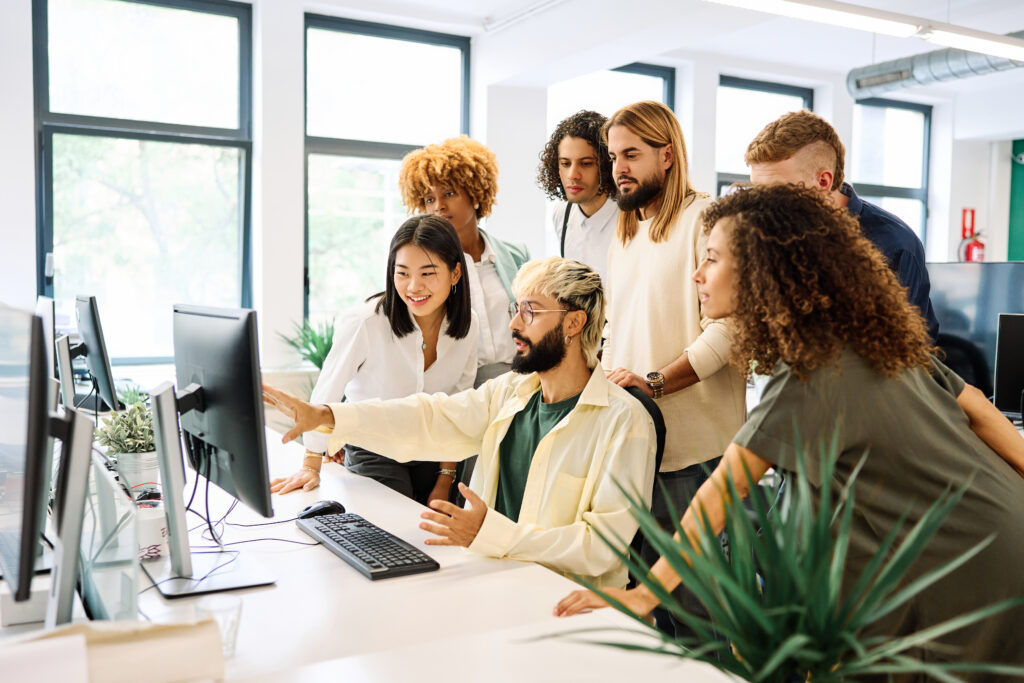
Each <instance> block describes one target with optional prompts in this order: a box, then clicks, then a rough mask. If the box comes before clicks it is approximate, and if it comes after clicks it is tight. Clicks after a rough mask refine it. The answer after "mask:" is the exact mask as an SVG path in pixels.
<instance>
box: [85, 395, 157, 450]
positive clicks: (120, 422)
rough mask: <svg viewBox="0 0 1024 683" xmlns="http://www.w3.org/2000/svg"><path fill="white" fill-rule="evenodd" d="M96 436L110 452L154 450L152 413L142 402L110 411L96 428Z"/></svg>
mask: <svg viewBox="0 0 1024 683" xmlns="http://www.w3.org/2000/svg"><path fill="white" fill-rule="evenodd" d="M96 438H97V439H98V440H99V442H100V444H101V445H103V446H105V447H106V448H107V451H108V452H109V453H111V454H115V453H147V452H149V451H152V450H155V448H156V446H155V445H154V444H153V414H152V413H150V412H149V409H148V408H147V407H146V405H145V404H144V403H136V404H135V405H133V406H131V407H130V408H128V410H126V411H124V412H120V413H111V414H110V416H109V417H105V418H103V426H102V427H100V428H99V429H97V430H96Z"/></svg>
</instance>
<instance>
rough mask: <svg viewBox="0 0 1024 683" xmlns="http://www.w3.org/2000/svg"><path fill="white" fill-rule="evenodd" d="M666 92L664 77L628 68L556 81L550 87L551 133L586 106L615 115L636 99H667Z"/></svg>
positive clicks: (657, 100) (549, 126)
mask: <svg viewBox="0 0 1024 683" xmlns="http://www.w3.org/2000/svg"><path fill="white" fill-rule="evenodd" d="M664 95H665V79H664V78H661V77H658V76H646V75H644V74H632V73H626V72H624V71H596V72H594V73H590V74H587V75H585V76H578V77H576V78H570V79H569V80H566V81H561V82H559V83H553V84H551V85H550V86H549V87H548V113H547V126H548V128H547V129H548V133H549V134H550V133H551V132H552V131H554V130H555V126H557V125H558V122H559V121H561V120H562V119H564V118H566V117H568V116H571V115H573V114H575V113H576V112H578V111H580V110H582V109H589V110H591V111H596V112H598V113H599V114H604V115H605V116H611V115H612V114H614V113H615V112H616V111H618V110H619V109H620V108H622V107H624V106H626V105H627V104H632V103H634V102H640V101H643V100H654V101H656V102H663V101H664Z"/></svg>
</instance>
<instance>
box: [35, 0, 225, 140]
mask: <svg viewBox="0 0 1024 683" xmlns="http://www.w3.org/2000/svg"><path fill="white" fill-rule="evenodd" d="M48 26H49V56H50V110H51V111H53V112H61V113H66V114H84V115H89V116H104V117H111V118H122V119H138V120H142V121H160V122H163V123H178V124H187V125H195V126H210V127H216V128H238V127H239V123H238V99H239V98H238V92H239V46H238V33H239V26H238V20H237V19H236V18H234V17H227V16H222V15H216V14H206V13H201V12H192V11H189V10H180V9H168V8H165V7H154V6H152V5H145V4H137V3H129V2H118V1H116V0H49V24H48Z"/></svg>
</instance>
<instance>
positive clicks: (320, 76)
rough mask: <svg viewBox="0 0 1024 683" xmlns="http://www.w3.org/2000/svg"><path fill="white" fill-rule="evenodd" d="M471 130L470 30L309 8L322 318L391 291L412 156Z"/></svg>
mask: <svg viewBox="0 0 1024 683" xmlns="http://www.w3.org/2000/svg"><path fill="white" fill-rule="evenodd" d="M468 132H469V38H465V37H462V36H451V35H446V34H441V33H431V32H426V31H415V30H412V29H404V28H399V27H395V26H385V25H382V24H371V23H366V22H360V21H350V20H344V19H336V18H332V17H323V16H318V15H311V14H308V15H306V286H305V306H306V310H305V313H306V315H307V317H309V319H310V320H311V321H314V322H318V321H322V320H327V319H332V318H333V317H334V316H335V315H337V313H338V311H340V310H342V309H344V308H347V307H349V306H353V305H355V304H357V303H359V302H360V301H362V300H363V299H365V298H366V297H367V296H369V295H371V294H373V293H375V292H379V291H381V290H382V289H383V288H384V282H385V278H386V277H387V273H386V264H387V249H388V244H389V243H390V241H391V236H392V235H393V234H394V232H395V230H396V229H397V228H398V226H399V225H400V224H401V222H402V221H403V220H404V218H405V216H406V211H405V208H404V207H403V206H402V202H401V196H400V193H399V191H398V168H399V166H400V164H401V159H402V157H403V156H405V154H407V153H408V152H410V151H412V150H413V149H416V148H417V147H422V146H424V145H427V144H430V143H433V142H440V141H441V140H443V139H445V138H449V137H453V136H455V135H458V134H459V133H468Z"/></svg>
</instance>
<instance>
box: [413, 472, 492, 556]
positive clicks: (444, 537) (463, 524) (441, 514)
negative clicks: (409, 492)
mask: <svg viewBox="0 0 1024 683" xmlns="http://www.w3.org/2000/svg"><path fill="white" fill-rule="evenodd" d="M459 491H460V492H461V493H462V495H463V496H465V498H466V503H467V504H468V505H469V506H470V507H469V508H467V509H463V508H460V507H459V506H458V505H455V504H454V503H449V502H448V501H447V500H434V501H431V503H430V507H432V508H433V509H435V510H437V512H424V513H423V514H421V515H420V517H422V518H423V519H426V520H429V521H431V522H433V524H428V523H427V522H420V528H421V529H425V530H427V531H429V532H430V533H432V534H435V535H436V536H438V538H428V539H427V545H461V546H462V547H463V548H468V547H469V545H470V544H471V543H472V542H473V539H475V538H476V535H477V533H479V532H480V527H481V526H482V525H483V523H484V517H486V516H487V503H485V502H484V501H482V500H481V499H480V496H478V495H476V494H475V493H473V489H471V488H469V487H468V486H466V485H465V484H459Z"/></svg>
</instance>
